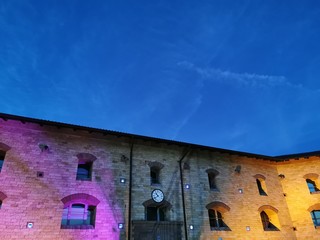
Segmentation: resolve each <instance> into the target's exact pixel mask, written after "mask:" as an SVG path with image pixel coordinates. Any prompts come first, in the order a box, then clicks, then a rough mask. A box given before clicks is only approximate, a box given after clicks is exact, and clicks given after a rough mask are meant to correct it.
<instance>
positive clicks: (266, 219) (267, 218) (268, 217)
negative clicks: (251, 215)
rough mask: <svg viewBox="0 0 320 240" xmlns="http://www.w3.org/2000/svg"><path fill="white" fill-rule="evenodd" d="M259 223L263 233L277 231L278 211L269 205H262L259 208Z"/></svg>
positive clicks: (278, 224) (278, 226) (278, 223)
mask: <svg viewBox="0 0 320 240" xmlns="http://www.w3.org/2000/svg"><path fill="white" fill-rule="evenodd" d="M258 211H259V212H260V218H261V223H262V227H263V229H264V231H279V228H280V222H279V219H278V210H277V209H275V208H274V207H272V206H270V205H264V206H262V207H260V208H259V210H258Z"/></svg>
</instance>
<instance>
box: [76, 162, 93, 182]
mask: <svg viewBox="0 0 320 240" xmlns="http://www.w3.org/2000/svg"><path fill="white" fill-rule="evenodd" d="M91 170H92V162H88V163H79V164H78V170H77V180H91Z"/></svg>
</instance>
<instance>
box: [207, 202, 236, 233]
mask: <svg viewBox="0 0 320 240" xmlns="http://www.w3.org/2000/svg"><path fill="white" fill-rule="evenodd" d="M206 207H207V209H208V217H209V225H210V229H211V230H212V231H230V228H229V227H228V226H227V224H226V223H225V220H224V215H227V212H228V211H230V208H229V207H228V206H227V205H226V204H224V203H222V202H212V203H210V204H208V205H207V206H206Z"/></svg>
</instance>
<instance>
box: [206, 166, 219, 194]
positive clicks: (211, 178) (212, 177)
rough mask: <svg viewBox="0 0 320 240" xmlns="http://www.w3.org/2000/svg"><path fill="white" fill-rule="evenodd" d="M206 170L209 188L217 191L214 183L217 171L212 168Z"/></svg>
mask: <svg viewBox="0 0 320 240" xmlns="http://www.w3.org/2000/svg"><path fill="white" fill-rule="evenodd" d="M206 172H207V173H208V180H209V187H210V190H215V191H218V188H217V184H216V177H217V176H218V174H219V172H218V171H217V170H215V169H212V168H210V169H208V170H206Z"/></svg>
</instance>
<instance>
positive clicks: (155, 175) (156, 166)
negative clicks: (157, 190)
mask: <svg viewBox="0 0 320 240" xmlns="http://www.w3.org/2000/svg"><path fill="white" fill-rule="evenodd" d="M163 166H164V165H163V164H162V163H159V162H149V167H150V184H151V185H155V184H160V183H161V182H160V171H161V169H162V168H163Z"/></svg>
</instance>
